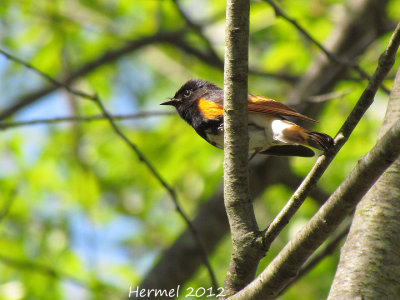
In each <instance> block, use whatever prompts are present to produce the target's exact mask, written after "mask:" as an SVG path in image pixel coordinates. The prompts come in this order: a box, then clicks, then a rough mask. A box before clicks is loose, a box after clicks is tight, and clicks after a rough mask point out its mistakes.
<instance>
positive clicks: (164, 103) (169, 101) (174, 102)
mask: <svg viewBox="0 0 400 300" xmlns="http://www.w3.org/2000/svg"><path fill="white" fill-rule="evenodd" d="M176 102H177V100H176V99H175V98H171V99H169V100H167V101H165V102H162V103H160V105H175V104H176Z"/></svg>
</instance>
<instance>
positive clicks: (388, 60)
mask: <svg viewBox="0 0 400 300" xmlns="http://www.w3.org/2000/svg"><path fill="white" fill-rule="evenodd" d="M399 44H400V23H399V25H398V26H397V28H396V30H395V31H394V33H393V35H392V38H391V40H390V42H389V44H388V46H387V48H386V50H385V51H384V52H383V54H382V55H381V58H380V59H379V64H378V67H377V69H376V71H375V73H374V75H373V76H372V78H371V80H370V82H369V83H368V86H367V88H366V89H365V91H364V92H363V94H362V95H361V97H360V99H359V100H358V102H357V104H356V106H355V107H354V109H353V111H352V112H351V113H350V115H349V117H348V118H347V119H346V121H345V123H344V124H343V126H342V128H341V129H340V130H339V133H338V134H337V136H336V138H335V147H334V149H333V150H332V151H331V152H329V153H327V154H326V155H323V156H321V157H319V159H318V160H317V162H316V164H315V165H314V167H313V169H312V170H311V171H310V173H309V174H308V175H307V177H306V178H305V179H304V181H303V182H302V184H301V185H300V186H299V188H298V189H297V190H296V192H295V193H294V194H293V196H292V197H291V198H290V200H289V201H288V203H287V204H286V205H285V207H284V208H283V209H282V211H281V212H280V213H279V214H278V216H277V217H276V218H275V219H274V220H273V222H272V223H271V224H270V226H269V227H268V228H267V229H266V232H265V237H264V239H263V241H262V242H263V247H264V248H265V249H266V250H268V249H269V247H270V245H271V243H272V242H273V241H274V239H275V238H276V237H277V236H278V234H279V233H280V232H281V231H282V229H283V228H284V227H285V226H286V224H287V223H288V222H289V220H290V219H291V218H292V217H293V215H294V214H295V213H296V211H297V210H298V209H299V208H300V206H301V204H302V203H303V202H304V200H305V199H306V198H307V195H308V194H309V192H310V191H311V190H312V189H313V188H314V186H315V185H316V183H317V182H318V180H319V179H320V178H321V176H322V175H323V173H324V172H325V170H326V169H327V168H328V166H329V164H330V163H331V162H332V160H333V158H334V157H335V155H336V154H337V153H338V151H339V150H340V149H341V147H342V146H343V145H344V144H345V142H346V141H347V140H348V138H349V136H350V134H351V133H352V132H353V130H354V128H355V127H356V125H357V124H358V122H359V121H360V120H361V118H362V116H363V115H364V113H365V112H366V111H367V109H368V108H369V106H370V105H371V104H372V102H373V100H374V97H375V94H376V92H377V90H378V88H379V86H380V85H381V83H382V81H383V79H384V78H385V76H386V75H387V73H388V72H389V71H390V69H391V68H392V66H393V64H394V61H395V56H396V52H397V49H398V47H399Z"/></svg>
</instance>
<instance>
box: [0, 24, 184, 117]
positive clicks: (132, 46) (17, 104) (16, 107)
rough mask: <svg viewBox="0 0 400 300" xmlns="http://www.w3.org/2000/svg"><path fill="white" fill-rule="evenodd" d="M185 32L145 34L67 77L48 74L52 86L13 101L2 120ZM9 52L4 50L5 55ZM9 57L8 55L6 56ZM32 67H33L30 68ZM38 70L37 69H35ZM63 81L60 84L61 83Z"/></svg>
mask: <svg viewBox="0 0 400 300" xmlns="http://www.w3.org/2000/svg"><path fill="white" fill-rule="evenodd" d="M183 33H184V30H177V31H171V32H164V31H160V32H158V33H156V34H154V35H152V36H145V37H143V38H139V39H136V40H131V41H129V42H127V43H126V44H125V45H124V46H122V47H121V48H119V49H115V50H110V51H108V52H105V53H104V54H102V55H100V56H98V57H96V58H94V59H93V60H92V61H89V62H86V63H85V64H84V65H83V66H82V67H80V68H78V69H76V70H74V71H72V72H71V73H70V75H69V76H68V77H66V78H65V79H60V80H55V79H53V78H51V80H50V79H49V78H46V77H48V76H47V75H45V76H44V78H46V79H48V80H50V82H51V81H55V82H53V85H52V86H49V87H44V88H41V89H38V90H36V91H35V92H32V93H30V94H27V95H24V96H22V97H20V98H19V99H16V100H14V101H12V103H13V104H12V105H10V106H9V107H6V108H3V109H2V111H1V112H0V120H4V119H5V118H8V117H10V116H12V115H13V114H15V113H16V112H18V111H20V110H21V109H23V108H24V107H26V106H28V105H30V104H32V103H34V102H36V101H37V100H38V99H40V98H42V97H44V96H46V95H48V94H50V93H51V92H54V91H55V90H57V88H59V87H62V86H63V85H64V86H70V85H71V84H72V83H73V82H74V81H76V80H77V79H78V78H80V77H82V76H84V75H86V74H88V73H90V72H92V71H93V70H95V69H97V68H98V67H100V66H102V65H105V64H107V63H112V62H114V61H116V60H117V59H119V58H121V57H122V56H123V55H126V54H129V53H131V52H133V51H135V50H138V49H140V48H142V47H144V46H147V45H150V44H154V43H165V42H168V41H174V40H175V39H176V38H177V37H178V36H180V35H181V34H183ZM6 54H9V53H7V52H5V51H4V50H3V55H6ZM6 57H7V56H6ZM14 58H15V60H14V61H18V58H16V57H14ZM25 66H26V67H28V68H30V67H31V66H30V65H29V64H27V63H26V65H25ZM30 69H31V68H30ZM35 72H36V71H35ZM61 82H62V83H63V84H61V85H60V83H61Z"/></svg>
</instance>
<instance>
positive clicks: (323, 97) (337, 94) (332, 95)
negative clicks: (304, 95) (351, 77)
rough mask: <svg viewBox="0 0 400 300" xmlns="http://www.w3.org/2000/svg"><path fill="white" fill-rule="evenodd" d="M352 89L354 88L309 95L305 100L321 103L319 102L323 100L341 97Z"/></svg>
mask: <svg viewBox="0 0 400 300" xmlns="http://www.w3.org/2000/svg"><path fill="white" fill-rule="evenodd" d="M353 90H354V89H352V88H349V89H346V90H344V91H337V92H332V93H326V94H320V95H315V96H311V97H309V98H308V99H306V100H305V102H308V103H321V102H325V101H328V100H332V99H337V98H342V97H343V96H345V95H347V94H349V93H351V92H352V91H353Z"/></svg>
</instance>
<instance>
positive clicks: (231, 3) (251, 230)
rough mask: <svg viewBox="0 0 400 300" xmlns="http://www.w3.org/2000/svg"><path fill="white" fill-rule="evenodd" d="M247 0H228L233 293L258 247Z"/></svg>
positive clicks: (228, 283) (227, 150)
mask: <svg viewBox="0 0 400 300" xmlns="http://www.w3.org/2000/svg"><path fill="white" fill-rule="evenodd" d="M249 13H250V1H249V0H228V1H227V8H226V27H225V45H226V46H225V72H224V83H225V93H224V98H225V102H224V202H225V208H226V213H227V215H228V219H229V225H230V229H231V234H232V254H231V260H230V264H229V271H228V274H227V276H226V279H225V283H224V288H225V294H226V295H230V294H234V293H236V292H237V291H238V290H240V289H242V288H243V287H244V286H245V285H246V284H248V283H249V282H250V281H251V280H252V279H253V278H254V275H255V272H256V269H257V265H258V262H259V260H260V259H261V258H262V257H263V253H262V251H260V249H257V248H255V247H254V245H253V240H254V238H255V236H254V235H255V233H256V232H257V231H258V226H257V222H256V218H255V215H254V210H253V205H252V203H251V201H250V195H249V180H248V166H247V160H248V156H247V155H248V149H249V142H248V140H249V137H248V132H247V124H248V122H247V74H248V44H249Z"/></svg>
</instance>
